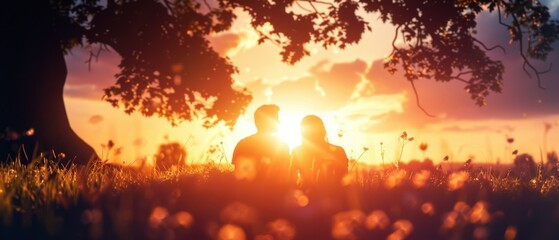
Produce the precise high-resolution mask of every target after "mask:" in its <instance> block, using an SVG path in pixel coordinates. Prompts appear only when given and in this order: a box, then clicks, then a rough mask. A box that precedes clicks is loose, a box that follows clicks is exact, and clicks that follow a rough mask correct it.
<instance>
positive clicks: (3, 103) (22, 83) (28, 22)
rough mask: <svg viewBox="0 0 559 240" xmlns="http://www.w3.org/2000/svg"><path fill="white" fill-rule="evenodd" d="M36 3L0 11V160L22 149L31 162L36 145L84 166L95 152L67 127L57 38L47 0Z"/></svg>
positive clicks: (62, 64) (63, 68)
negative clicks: (0, 31)
mask: <svg viewBox="0 0 559 240" xmlns="http://www.w3.org/2000/svg"><path fill="white" fill-rule="evenodd" d="M10 2H12V1H10ZM15 2H20V1H15ZM37 3H38V4H29V3H27V4H25V3H14V4H8V5H11V6H9V7H5V6H4V7H3V10H0V15H1V17H0V19H1V21H2V22H1V25H0V26H1V27H0V29H3V30H2V31H3V34H2V35H3V36H2V37H1V38H2V39H1V40H0V51H1V52H0V114H1V115H0V161H6V159H7V155H10V156H11V157H12V158H14V157H15V156H17V154H18V153H21V154H23V152H22V151H23V150H24V149H25V150H26V155H27V156H28V157H29V160H31V158H32V155H33V153H34V150H35V149H37V150H39V151H40V152H47V153H49V154H50V153H52V152H53V151H54V152H55V153H56V154H55V155H58V156H54V157H55V158H57V159H61V163H63V164H64V163H68V162H73V163H77V164H85V163H87V161H88V160H89V159H91V158H96V157H97V156H96V154H95V152H94V150H93V148H91V147H90V146H89V145H88V144H87V143H85V142H84V141H83V140H82V139H81V138H80V137H79V136H78V135H76V133H75V132H74V131H73V130H72V128H71V127H70V123H69V121H68V116H67V114H66V109H65V106H64V100H63V88H64V83H65V81H66V75H67V69H66V63H65V62H64V55H63V51H62V49H61V44H60V38H59V37H58V36H57V33H56V31H55V28H54V27H53V26H54V24H53V19H54V18H53V17H52V15H51V13H50V11H51V10H50V8H49V6H48V1H37ZM29 5H31V6H29ZM22 146H24V147H22ZM59 153H64V154H63V155H65V157H62V154H59ZM20 158H21V160H22V161H28V160H27V159H26V158H25V156H24V155H21V157H20Z"/></svg>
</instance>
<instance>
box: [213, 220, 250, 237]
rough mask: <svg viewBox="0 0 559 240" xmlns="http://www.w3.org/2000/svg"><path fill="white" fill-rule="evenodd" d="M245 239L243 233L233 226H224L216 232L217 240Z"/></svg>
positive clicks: (240, 229)
mask: <svg viewBox="0 0 559 240" xmlns="http://www.w3.org/2000/svg"><path fill="white" fill-rule="evenodd" d="M245 239H247V237H246V235H245V231H243V229H242V228H240V227H239V226H236V225H233V224H225V225H224V226H223V227H221V228H220V229H219V231H218V232H217V240H245Z"/></svg>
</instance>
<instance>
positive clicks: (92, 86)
mask: <svg viewBox="0 0 559 240" xmlns="http://www.w3.org/2000/svg"><path fill="white" fill-rule="evenodd" d="M97 50H98V46H97V45H94V46H93V48H92V51H94V52H95V53H96V52H97ZM89 56H90V54H89V50H88V49H87V48H81V47H77V48H74V49H72V51H71V52H70V53H69V54H68V55H66V56H65V60H66V67H67V68H68V76H67V78H66V84H65V86H64V96H70V97H77V98H88V99H95V100H100V99H101V97H102V96H103V89H104V88H107V87H109V86H111V85H112V84H114V82H115V81H116V79H115V74H116V73H118V71H119V69H118V64H119V63H120V56H119V55H118V54H117V53H116V52H115V51H112V50H109V51H101V53H100V55H99V57H98V58H97V59H95V58H93V59H92V62H91V64H90V65H89V66H88V63H86V61H87V60H88V59H89ZM89 67H90V68H89Z"/></svg>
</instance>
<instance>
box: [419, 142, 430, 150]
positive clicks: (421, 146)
mask: <svg viewBox="0 0 559 240" xmlns="http://www.w3.org/2000/svg"><path fill="white" fill-rule="evenodd" d="M428 146H429V145H427V143H421V144H419V150H421V151H423V152H425V150H427V147H428Z"/></svg>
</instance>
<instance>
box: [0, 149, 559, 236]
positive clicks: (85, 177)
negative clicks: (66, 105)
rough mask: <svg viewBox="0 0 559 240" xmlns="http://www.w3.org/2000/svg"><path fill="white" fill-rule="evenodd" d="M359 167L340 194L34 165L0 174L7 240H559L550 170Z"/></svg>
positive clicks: (217, 175)
mask: <svg viewBox="0 0 559 240" xmlns="http://www.w3.org/2000/svg"><path fill="white" fill-rule="evenodd" d="M445 164H447V162H443V163H441V164H439V165H438V166H435V167H434V168H420V167H412V166H410V165H405V164H400V165H399V166H398V168H396V167H395V166H394V165H393V164H391V165H386V166H384V167H382V168H381V167H380V166H377V167H372V166H365V165H356V166H355V167H352V169H351V171H350V174H349V175H348V176H346V177H345V178H344V179H343V182H342V183H340V184H339V185H328V186H326V185H315V186H309V187H304V188H301V187H297V186H296V185H294V184H285V183H283V184H282V183H272V182H266V181H251V180H247V179H244V178H243V177H242V176H243V175H239V174H238V173H237V172H234V171H233V167H232V166H231V165H228V164H215V163H211V162H210V163H207V164H202V165H191V166H185V167H182V168H179V169H177V168H173V169H172V170H170V171H156V170H153V169H148V168H144V169H138V168H126V167H119V166H111V165H107V164H104V163H102V162H96V163H91V164H89V165H88V166H87V167H76V166H66V167H59V166H57V165H56V163H54V162H53V161H51V160H47V159H45V158H41V157H37V158H36V159H35V160H34V161H32V162H31V164H28V165H24V164H21V163H20V162H19V160H18V159H16V160H15V161H12V162H9V163H2V164H1V165H0V224H1V225H0V239H220V240H242V239H257V240H271V239H391V240H392V239H559V230H558V229H557V226H559V181H558V180H557V178H556V175H555V173H544V171H542V169H543V168H542V167H541V166H540V168H539V171H538V174H536V175H535V176H533V177H526V176H525V175H521V174H518V173H515V172H514V171H512V170H508V167H502V168H500V169H497V168H494V169H493V168H490V167H479V166H476V165H473V164H471V163H470V162H465V163H460V164H455V165H454V166H451V165H450V164H447V165H448V166H446V165H445Z"/></svg>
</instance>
